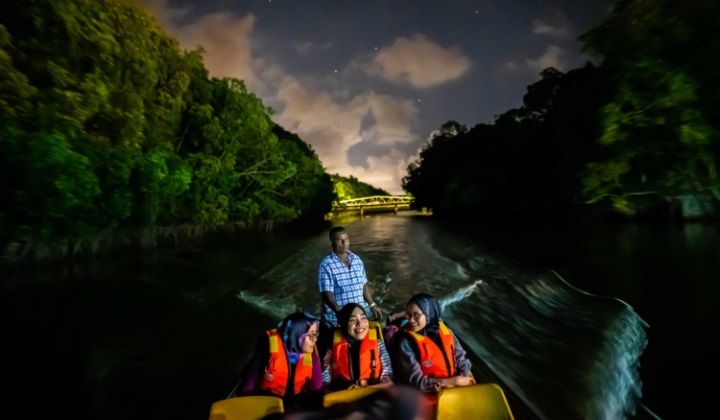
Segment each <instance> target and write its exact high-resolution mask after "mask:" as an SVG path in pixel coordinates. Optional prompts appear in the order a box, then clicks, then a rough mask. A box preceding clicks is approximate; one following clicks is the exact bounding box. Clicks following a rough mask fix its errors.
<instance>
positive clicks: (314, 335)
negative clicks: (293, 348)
mask: <svg viewBox="0 0 720 420" xmlns="http://www.w3.org/2000/svg"><path fill="white" fill-rule="evenodd" d="M305 336H306V337H307V338H309V339H311V340H313V341H317V339H318V338H320V333H319V332H314V333H307V334H305Z"/></svg>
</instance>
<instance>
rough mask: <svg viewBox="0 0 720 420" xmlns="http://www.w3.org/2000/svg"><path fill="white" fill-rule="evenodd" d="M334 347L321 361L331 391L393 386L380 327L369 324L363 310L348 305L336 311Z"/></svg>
mask: <svg viewBox="0 0 720 420" xmlns="http://www.w3.org/2000/svg"><path fill="white" fill-rule="evenodd" d="M333 334H334V335H333V345H332V348H330V349H329V350H328V351H327V354H326V355H325V359H324V360H323V366H325V369H324V371H323V381H324V382H325V383H326V384H327V385H328V388H329V389H330V390H331V391H337V390H340V389H346V388H349V387H351V386H353V385H357V386H374V387H384V386H390V385H392V365H391V363H390V355H389V354H388V352H387V350H386V349H385V343H384V342H383V339H382V333H381V330H380V327H379V324H376V323H373V324H372V325H371V324H370V322H369V321H368V319H367V314H366V313H365V310H364V309H363V307H362V306H361V305H359V304H357V303H348V304H347V305H345V306H343V307H342V308H341V309H340V311H339V312H338V327H337V328H336V329H335V331H334V333H333Z"/></svg>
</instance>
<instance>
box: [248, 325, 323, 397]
mask: <svg viewBox="0 0 720 420" xmlns="http://www.w3.org/2000/svg"><path fill="white" fill-rule="evenodd" d="M266 334H267V336H268V340H269V343H270V359H269V360H268V364H267V367H265V376H264V377H263V381H262V383H261V384H260V389H264V390H269V391H270V392H272V393H273V394H275V395H278V396H280V397H283V396H285V389H286V387H287V386H288V384H289V376H290V363H289V360H288V356H287V352H286V351H285V346H284V345H283V341H282V337H280V335H279V334H278V332H277V330H276V329H274V330H271V331H268V332H267V333H266ZM300 357H301V359H300V360H298V361H297V364H296V365H295V378H294V389H295V395H297V394H299V393H300V392H302V391H303V388H304V387H305V384H307V383H309V382H310V379H311V378H312V370H313V361H312V354H308V353H303V354H302V355H301V356H300Z"/></svg>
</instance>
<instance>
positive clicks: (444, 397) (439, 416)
mask: <svg viewBox="0 0 720 420" xmlns="http://www.w3.org/2000/svg"><path fill="white" fill-rule="evenodd" d="M381 390H382V388H373V387H365V388H353V389H346V390H341V391H335V392H332V393H329V394H327V395H325V396H324V398H323V407H324V408H329V407H332V406H334V405H336V404H342V403H352V402H354V401H357V400H360V399H362V398H367V397H369V396H371V395H372V394H374V393H375V392H379V391H381ZM276 413H284V407H283V401H282V399H281V398H279V397H270V396H247V397H235V398H228V399H225V400H221V401H216V402H215V403H213V405H212V407H211V409H210V418H209V420H240V419H243V420H260V419H262V418H263V417H265V416H268V415H271V414H276ZM432 418H433V419H434V420H464V419H486V420H515V418H514V416H513V413H512V411H511V410H510V406H509V405H508V401H507V399H506V398H505V393H504V392H503V390H502V388H501V387H500V386H499V385H498V384H494V383H484V384H477V385H470V386H464V387H455V388H445V389H442V390H440V391H439V392H438V394H437V401H436V403H435V407H434V410H433V413H432Z"/></svg>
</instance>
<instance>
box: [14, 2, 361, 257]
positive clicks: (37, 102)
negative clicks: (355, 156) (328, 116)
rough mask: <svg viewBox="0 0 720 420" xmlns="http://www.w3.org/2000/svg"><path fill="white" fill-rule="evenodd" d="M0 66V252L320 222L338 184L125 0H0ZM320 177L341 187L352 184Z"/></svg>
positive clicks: (61, 252)
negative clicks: (1, 6) (0, 1)
mask: <svg viewBox="0 0 720 420" xmlns="http://www.w3.org/2000/svg"><path fill="white" fill-rule="evenodd" d="M0 73H2V75H3V77H2V78H1V79H0V137H1V138H2V140H1V141H0V202H2V203H3V205H2V208H1V209H0V245H2V249H3V250H4V255H5V257H6V258H11V259H14V258H18V257H21V256H27V255H32V256H34V257H36V258H43V259H45V258H56V257H65V256H73V255H79V254H88V253H89V254H97V253H99V252H102V250H103V249H110V248H112V249H116V248H118V247H123V246H128V247H139V248H141V249H145V248H152V247H155V245H156V244H157V241H158V239H161V240H165V241H168V240H175V239H177V238H178V237H179V236H186V237H196V236H202V235H204V234H205V233H207V232H208V231H217V230H230V231H231V230H234V229H238V228H240V229H245V228H248V227H261V228H263V229H271V228H272V227H273V225H275V224H278V223H290V222H295V223H306V222H311V221H321V220H323V216H324V215H325V214H326V213H328V212H329V211H330V209H331V205H332V202H333V201H334V200H336V199H337V193H336V190H337V189H338V188H337V187H336V186H335V185H334V184H333V179H331V176H330V174H328V173H326V172H325V169H324V168H323V166H322V163H321V162H320V160H319V159H318V156H317V154H316V153H315V151H314V150H313V149H312V147H310V146H309V145H308V144H307V143H305V142H304V141H303V140H302V139H300V138H299V137H298V136H297V135H296V134H295V133H291V132H289V131H287V130H285V129H284V128H283V127H281V126H279V125H277V124H275V123H274V122H273V120H272V113H273V112H272V110H271V109H270V108H268V107H266V106H264V105H263V103H262V102H261V100H260V99H259V98H258V97H257V96H256V95H254V94H253V93H251V92H249V91H248V90H247V89H246V87H245V85H244V83H243V81H241V80H236V79H232V78H224V79H218V78H212V77H209V75H208V70H207V69H206V67H205V65H204V62H203V51H202V49H196V50H193V51H182V50H181V49H180V48H179V46H178V42H177V41H176V40H175V39H174V38H172V37H171V36H169V35H168V34H167V33H165V32H164V30H163V29H162V28H161V27H160V26H159V24H158V22H157V21H156V20H155V19H154V18H153V17H152V16H150V15H149V14H148V13H147V12H145V11H144V10H143V9H140V8H139V7H137V6H135V5H133V4H130V3H129V2H123V1H111V0H97V1H96V0H59V1H49V0H43V1H37V2H32V3H30V4H25V3H24V2H19V1H11V2H9V3H8V4H6V5H5V6H4V10H3V13H2V14H1V15H0ZM334 178H335V181H336V183H338V185H339V187H340V189H341V190H342V193H343V194H344V195H346V196H348V195H349V196H352V194H354V193H357V192H356V191H355V190H354V189H355V188H356V187H359V186H361V185H360V184H362V183H358V182H357V180H356V179H355V182H354V183H353V182H352V181H353V180H352V179H349V178H343V177H340V176H337V175H336V176H334Z"/></svg>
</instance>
